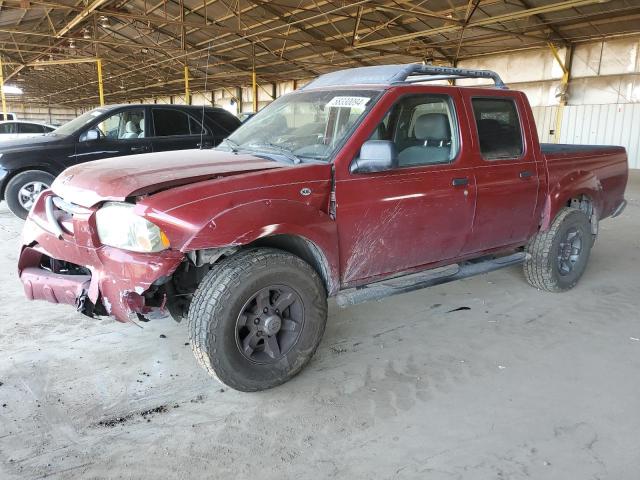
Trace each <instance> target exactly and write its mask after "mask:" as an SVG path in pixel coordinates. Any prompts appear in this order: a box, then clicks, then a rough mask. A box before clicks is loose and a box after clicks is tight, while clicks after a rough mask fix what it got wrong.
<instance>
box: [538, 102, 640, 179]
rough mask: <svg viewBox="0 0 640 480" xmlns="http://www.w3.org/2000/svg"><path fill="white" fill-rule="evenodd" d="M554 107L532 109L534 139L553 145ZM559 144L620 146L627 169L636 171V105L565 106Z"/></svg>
mask: <svg viewBox="0 0 640 480" xmlns="http://www.w3.org/2000/svg"><path fill="white" fill-rule="evenodd" d="M556 111H557V107H552V106H547V107H534V109H533V115H534V117H535V120H536V126H537V129H538V136H539V137H540V142H542V143H553V142H554V141H555V136H554V135H551V134H550V131H551V130H554V129H555V125H556ZM559 143H573V144H576V143H579V144H585V145H621V146H623V147H625V148H626V149H627V155H628V156H629V167H630V168H640V104H617V105H569V106H567V107H565V108H564V111H563V115H562V127H561V129H560V142H559Z"/></svg>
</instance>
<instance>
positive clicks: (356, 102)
mask: <svg viewBox="0 0 640 480" xmlns="http://www.w3.org/2000/svg"><path fill="white" fill-rule="evenodd" d="M369 100H370V98H369V97H333V98H332V99H331V100H330V101H329V103H327V107H338V108H353V107H364V106H365V105H366V104H367V102H368V101H369Z"/></svg>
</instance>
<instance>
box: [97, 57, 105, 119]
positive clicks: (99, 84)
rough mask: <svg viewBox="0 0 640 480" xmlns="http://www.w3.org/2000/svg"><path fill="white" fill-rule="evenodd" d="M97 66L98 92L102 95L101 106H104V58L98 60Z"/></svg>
mask: <svg viewBox="0 0 640 480" xmlns="http://www.w3.org/2000/svg"><path fill="white" fill-rule="evenodd" d="M96 66H97V67H98V94H99V96H100V106H101V107H102V106H104V84H103V83H102V60H100V59H99V58H98V59H97V60H96Z"/></svg>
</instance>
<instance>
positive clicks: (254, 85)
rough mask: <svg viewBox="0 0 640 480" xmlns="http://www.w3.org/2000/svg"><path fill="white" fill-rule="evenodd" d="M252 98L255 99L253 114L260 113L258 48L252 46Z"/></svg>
mask: <svg viewBox="0 0 640 480" xmlns="http://www.w3.org/2000/svg"><path fill="white" fill-rule="evenodd" d="M251 59H252V63H251V96H252V97H253V113H256V112H257V111H258V79H257V77H256V46H255V44H251Z"/></svg>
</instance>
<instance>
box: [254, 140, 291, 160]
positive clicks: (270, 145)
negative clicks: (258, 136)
mask: <svg viewBox="0 0 640 480" xmlns="http://www.w3.org/2000/svg"><path fill="white" fill-rule="evenodd" d="M249 147H255V148H262V147H267V148H270V149H271V150H276V151H277V152H279V153H281V154H282V155H284V156H285V157H287V158H288V159H289V160H291V161H292V162H293V163H294V164H295V165H297V164H298V163H300V162H301V161H302V160H300V158H299V157H298V156H297V155H296V154H295V153H293V152H292V151H291V150H289V149H288V148H286V147H283V146H282V145H277V144H275V143H271V142H264V143H259V144H253V145H249Z"/></svg>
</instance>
